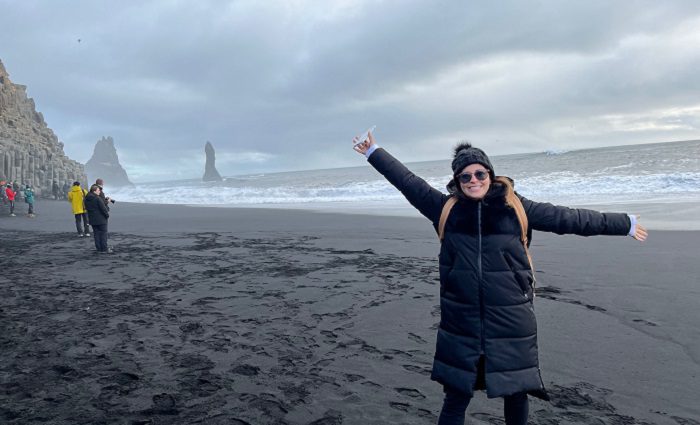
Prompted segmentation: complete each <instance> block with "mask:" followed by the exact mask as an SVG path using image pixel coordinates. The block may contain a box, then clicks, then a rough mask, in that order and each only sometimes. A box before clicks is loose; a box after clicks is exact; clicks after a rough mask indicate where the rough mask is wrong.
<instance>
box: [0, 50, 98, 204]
mask: <svg viewBox="0 0 700 425" xmlns="http://www.w3.org/2000/svg"><path fill="white" fill-rule="evenodd" d="M0 180H8V181H16V182H17V183H19V184H22V185H24V184H31V185H32V186H33V187H34V192H35V193H36V194H37V196H41V195H43V196H50V195H51V186H52V184H53V182H54V181H56V182H57V183H58V185H59V187H63V185H64V184H65V183H66V182H68V184H69V185H70V184H72V183H73V181H76V180H77V181H80V182H82V183H86V182H87V178H86V176H85V170H84V168H83V165H82V164H80V163H78V162H77V161H74V160H72V159H70V158H68V157H67V156H66V154H65V153H64V152H63V143H61V142H59V141H58V137H56V135H55V134H54V132H53V131H52V130H51V129H50V128H49V127H48V126H47V125H46V122H44V116H43V115H42V114H41V113H40V112H37V111H36V106H35V105H34V100H33V99H31V98H28V97H27V87H26V86H23V85H21V84H14V83H13V82H12V81H10V77H9V75H8V73H7V71H6V70H5V67H4V65H3V64H2V61H0Z"/></svg>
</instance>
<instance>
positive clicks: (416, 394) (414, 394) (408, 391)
mask: <svg viewBox="0 0 700 425" xmlns="http://www.w3.org/2000/svg"><path fill="white" fill-rule="evenodd" d="M394 391H396V392H397V393H399V394H401V395H405V396H407V397H411V398H420V399H424V398H425V396H424V395H423V394H422V393H421V392H420V391H418V390H416V389H413V388H394Z"/></svg>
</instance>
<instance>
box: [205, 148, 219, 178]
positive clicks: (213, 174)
mask: <svg viewBox="0 0 700 425" xmlns="http://www.w3.org/2000/svg"><path fill="white" fill-rule="evenodd" d="M204 153H206V154H207V163H206V165H205V166H204V177H202V180H204V181H205V182H220V181H221V180H223V179H222V178H221V174H219V172H218V171H216V164H215V162H216V154H215V153H214V147H213V146H212V145H211V143H209V142H207V144H206V145H204Z"/></svg>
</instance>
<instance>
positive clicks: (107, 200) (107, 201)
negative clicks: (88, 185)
mask: <svg viewBox="0 0 700 425" xmlns="http://www.w3.org/2000/svg"><path fill="white" fill-rule="evenodd" d="M95 184H96V185H97V186H99V187H100V199H102V202H104V203H105V206H106V207H107V209H109V204H110V202H111V203H112V204H113V203H114V199H112V198H110V197H109V196H106V195H105V187H104V186H105V184H104V180H102V179H97V180H95Z"/></svg>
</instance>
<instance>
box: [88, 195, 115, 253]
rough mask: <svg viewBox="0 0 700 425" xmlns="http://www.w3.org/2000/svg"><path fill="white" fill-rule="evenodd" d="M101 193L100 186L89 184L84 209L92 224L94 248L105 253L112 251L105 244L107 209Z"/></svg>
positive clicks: (106, 237)
mask: <svg viewBox="0 0 700 425" xmlns="http://www.w3.org/2000/svg"><path fill="white" fill-rule="evenodd" d="M101 193H102V189H100V186H98V185H96V184H93V185H92V186H90V193H88V194H87V196H86V197H85V209H86V210H87V213H88V217H89V219H90V223H91V224H92V232H93V234H94V235H95V248H96V249H97V252H98V253H101V254H107V253H111V252H112V249H111V248H109V247H108V246H107V239H108V233H107V220H108V219H109V210H108V209H107V205H105V203H104V201H102V199H101V198H100V194H101Z"/></svg>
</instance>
